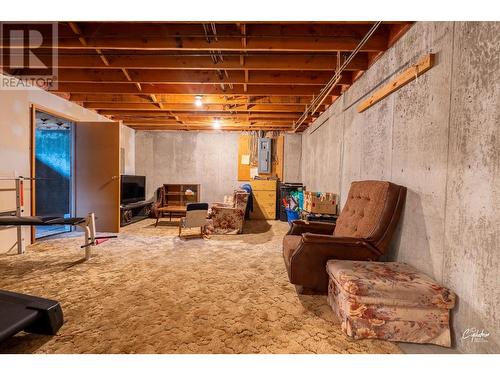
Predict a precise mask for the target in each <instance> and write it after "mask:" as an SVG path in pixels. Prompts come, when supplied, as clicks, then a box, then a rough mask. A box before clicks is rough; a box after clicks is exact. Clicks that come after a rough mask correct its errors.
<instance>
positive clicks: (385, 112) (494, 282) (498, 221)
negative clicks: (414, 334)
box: [302, 22, 500, 353]
mask: <svg viewBox="0 0 500 375" xmlns="http://www.w3.org/2000/svg"><path fill="white" fill-rule="evenodd" d="M498 35H500V23H472V22H465V23H463V22H456V23H452V22H418V23H416V24H415V25H414V26H413V27H412V28H411V29H410V30H409V31H408V32H407V33H406V34H405V35H404V36H403V38H402V39H401V40H399V41H398V42H397V43H396V44H395V45H394V46H393V47H392V48H391V49H389V50H388V51H387V52H386V53H385V54H384V55H383V56H382V58H381V59H380V60H379V61H377V62H376V63H375V64H374V65H373V66H372V67H371V68H370V69H369V70H368V71H367V72H365V74H364V75H363V76H362V77H361V78H360V79H359V80H358V81H357V82H356V83H355V84H354V85H353V86H352V87H351V88H350V89H349V90H348V91H347V92H346V93H345V94H344V95H343V96H342V97H341V98H339V100H337V101H336V102H335V103H334V105H333V106H331V107H330V108H329V109H328V110H327V111H326V112H325V113H324V114H323V115H322V116H320V118H318V120H316V122H315V123H314V124H313V125H312V126H311V127H310V128H309V129H308V131H307V132H305V133H304V135H303V137H302V177H303V183H304V184H306V186H307V187H308V189H310V190H319V191H333V192H337V193H339V194H340V197H341V204H342V205H343V204H344V202H345V200H346V196H347V192H348V189H349V186H350V184H351V182H352V181H354V180H362V179H382V180H390V181H393V182H395V183H398V184H401V185H404V186H406V187H407V188H408V196H407V203H406V207H405V211H404V213H403V219H402V222H401V225H400V230H399V232H398V233H397V235H396V238H395V239H394V241H393V244H392V249H391V254H390V257H391V258H392V259H397V260H399V261H404V262H407V263H409V264H412V265H413V266H415V267H417V268H418V269H419V270H421V271H423V272H425V273H427V274H429V275H431V276H432V277H434V278H435V279H436V280H438V281H439V282H442V283H443V284H444V285H446V286H447V287H450V288H451V289H452V290H453V291H454V292H456V293H457V296H458V303H457V307H456V308H455V309H454V311H453V318H452V322H453V329H454V336H455V337H454V339H455V342H456V345H457V347H458V348H459V350H462V351H464V352H470V353H473V352H474V353H475V352H477V353H492V352H499V350H500V346H499V344H500V343H499V338H498V336H497V334H498V332H500V323H499V316H498V311H497V309H498V307H499V306H500V293H499V292H498V290H499V285H498V280H500V275H499V268H500V267H499V266H500V265H499V259H500V250H499V248H500V246H499V243H500V235H499V233H500V231H499V229H498V228H500V215H499V213H498V207H500V194H499V189H500V188H499V187H500V177H499V163H500V155H499V152H500V134H499V124H500V109H499V108H500V105H499V98H500V59H498V56H499V54H500V43H499V40H498ZM429 52H433V53H435V54H436V64H435V66H434V67H433V68H432V69H431V70H429V71H428V72H427V73H425V74H424V75H422V76H420V77H419V78H418V79H417V80H415V81H413V82H411V83H409V84H408V85H406V86H404V87H403V88H401V89H399V90H398V91H396V92H395V93H393V94H391V95H390V96H388V97H387V98H385V99H384V100H382V101H381V102H379V103H377V104H376V105H374V106H373V107H371V108H370V109H368V110H367V111H365V112H363V113H358V112H357V111H356V106H357V104H358V103H359V101H360V100H361V99H364V98H365V97H367V96H368V95H369V94H370V93H371V92H372V91H373V90H374V89H376V88H378V87H380V86H381V85H383V84H384V83H386V82H387V81H388V80H390V79H391V78H392V77H394V76H395V75H396V74H397V73H399V72H400V71H401V70H403V69H404V68H405V67H407V66H409V65H411V64H412V63H414V62H416V61H417V60H418V59H419V58H420V57H421V56H422V55H424V54H425V53H429ZM466 329H478V330H481V329H484V330H485V331H488V332H489V333H490V336H489V337H488V338H487V341H486V342H472V341H471V340H470V339H462V334H463V332H464V331H465V330H466Z"/></svg>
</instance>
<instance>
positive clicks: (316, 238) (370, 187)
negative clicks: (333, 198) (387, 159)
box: [283, 181, 406, 293]
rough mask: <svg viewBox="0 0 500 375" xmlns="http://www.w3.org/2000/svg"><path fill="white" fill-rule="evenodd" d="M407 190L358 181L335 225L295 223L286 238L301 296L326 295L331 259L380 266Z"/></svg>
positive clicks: (287, 258) (291, 274) (290, 270)
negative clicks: (366, 261)
mask: <svg viewBox="0 0 500 375" xmlns="http://www.w3.org/2000/svg"><path fill="white" fill-rule="evenodd" d="M405 199H406V187H404V186H399V185H396V184H393V183H391V182H387V181H356V182H353V183H352V184H351V189H350V190H349V196H348V198H347V201H346V203H345V206H344V208H343V210H342V212H341V213H340V215H339V217H338V219H337V224H336V225H335V224H329V223H319V222H309V223H306V222H304V221H294V222H293V223H292V227H291V228H290V230H289V231H288V233H287V234H286V235H285V237H284V238H283V258H284V259H285V265H286V269H287V271H288V278H289V279H290V282H291V283H292V284H295V285H297V286H300V288H299V291H300V292H302V293H326V291H327V288H328V275H327V273H326V268H325V267H326V262H327V261H328V260H329V259H349V260H373V261H377V260H380V257H381V256H382V255H384V254H385V252H386V250H387V247H388V245H389V242H390V240H391V238H392V235H393V233H394V231H395V229H396V226H397V224H398V221H399V217H400V216H401V211H402V209H403V205H404V202H405Z"/></svg>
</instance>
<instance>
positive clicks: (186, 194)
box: [162, 184, 201, 206]
mask: <svg viewBox="0 0 500 375" xmlns="http://www.w3.org/2000/svg"><path fill="white" fill-rule="evenodd" d="M163 188H164V189H165V197H164V200H163V204H162V205H163V206H186V205H187V204H188V203H194V202H199V201H200V193H201V190H200V185H197V184H164V185H163Z"/></svg>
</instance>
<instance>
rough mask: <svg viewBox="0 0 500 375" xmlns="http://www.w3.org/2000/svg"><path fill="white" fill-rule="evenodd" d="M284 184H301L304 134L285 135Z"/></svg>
mask: <svg viewBox="0 0 500 375" xmlns="http://www.w3.org/2000/svg"><path fill="white" fill-rule="evenodd" d="M284 158H285V162H284V171H283V179H284V182H301V180H302V176H301V171H300V167H301V163H302V134H285V151H284Z"/></svg>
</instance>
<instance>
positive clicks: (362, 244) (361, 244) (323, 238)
mask: <svg viewBox="0 0 500 375" xmlns="http://www.w3.org/2000/svg"><path fill="white" fill-rule="evenodd" d="M302 239H303V241H304V243H308V244H318V245H320V244H321V245H332V246H342V247H353V248H356V247H358V248H364V249H367V250H369V251H370V252H372V253H374V254H376V255H378V256H380V255H382V252H381V251H380V250H379V249H377V248H376V247H375V246H374V245H372V244H371V243H370V242H368V241H367V240H365V239H364V238H354V237H334V236H331V235H330V236H328V235H322V234H314V233H304V234H302Z"/></svg>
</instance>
